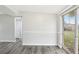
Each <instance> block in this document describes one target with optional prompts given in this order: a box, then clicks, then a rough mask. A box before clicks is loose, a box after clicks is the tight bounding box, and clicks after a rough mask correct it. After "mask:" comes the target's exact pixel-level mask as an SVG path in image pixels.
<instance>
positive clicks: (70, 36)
mask: <svg viewBox="0 0 79 59" xmlns="http://www.w3.org/2000/svg"><path fill="white" fill-rule="evenodd" d="M78 42H79V41H78ZM64 45H65V46H66V47H67V48H68V49H69V50H70V51H71V52H72V51H73V49H74V32H73V31H64ZM78 46H79V45H78Z"/></svg>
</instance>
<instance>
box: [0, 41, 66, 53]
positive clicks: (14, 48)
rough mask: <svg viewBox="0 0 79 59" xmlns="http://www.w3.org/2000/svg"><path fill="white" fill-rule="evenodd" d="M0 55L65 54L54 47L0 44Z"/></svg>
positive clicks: (12, 43)
mask: <svg viewBox="0 0 79 59" xmlns="http://www.w3.org/2000/svg"><path fill="white" fill-rule="evenodd" d="M0 54H67V53H66V52H65V51H64V50H63V49H60V48H58V47H56V46H25V45H24V46H23V45H22V42H21V41H20V40H17V41H16V42H0Z"/></svg>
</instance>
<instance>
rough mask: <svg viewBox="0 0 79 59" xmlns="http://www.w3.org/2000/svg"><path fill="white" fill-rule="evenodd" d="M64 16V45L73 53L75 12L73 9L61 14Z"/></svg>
mask: <svg viewBox="0 0 79 59" xmlns="http://www.w3.org/2000/svg"><path fill="white" fill-rule="evenodd" d="M63 18H64V46H65V47H66V48H67V49H68V50H69V51H70V52H71V53H74V36H75V14H74V11H71V12H69V13H68V14H66V15H64V16H63Z"/></svg>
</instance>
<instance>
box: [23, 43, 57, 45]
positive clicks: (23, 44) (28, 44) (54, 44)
mask: <svg viewBox="0 0 79 59" xmlns="http://www.w3.org/2000/svg"><path fill="white" fill-rule="evenodd" d="M22 45H29V46H57V44H27V43H23V44H22Z"/></svg>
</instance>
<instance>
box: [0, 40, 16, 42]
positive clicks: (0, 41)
mask: <svg viewBox="0 0 79 59" xmlns="http://www.w3.org/2000/svg"><path fill="white" fill-rule="evenodd" d="M0 42H16V40H0Z"/></svg>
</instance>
